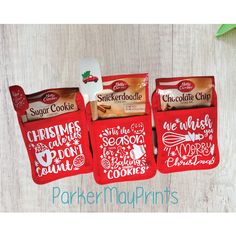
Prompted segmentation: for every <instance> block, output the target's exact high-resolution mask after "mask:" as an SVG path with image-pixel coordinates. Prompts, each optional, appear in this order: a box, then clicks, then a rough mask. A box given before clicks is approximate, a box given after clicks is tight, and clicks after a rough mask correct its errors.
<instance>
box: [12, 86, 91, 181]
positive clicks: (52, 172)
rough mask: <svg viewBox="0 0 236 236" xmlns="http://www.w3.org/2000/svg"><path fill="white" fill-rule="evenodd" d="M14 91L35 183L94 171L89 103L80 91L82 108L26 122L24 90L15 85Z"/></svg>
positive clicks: (80, 106) (79, 99) (13, 96)
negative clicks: (90, 145)
mask: <svg viewBox="0 0 236 236" xmlns="http://www.w3.org/2000/svg"><path fill="white" fill-rule="evenodd" d="M10 92H11V96H12V99H13V104H14V107H15V110H16V111H17V116H18V121H19V124H20V128H21V132H22V135H23V139H24V142H25V145H26V149H27V152H28V155H29V159H30V164H31V171H32V178H33V180H34V182H35V183H37V184H45V183H48V182H51V181H54V180H57V179H60V178H64V177H68V176H72V175H78V174H82V173H88V172H91V171H92V156H91V153H90V149H89V140H88V132H87V126H86V116H85V106H84V102H83V97H82V96H81V94H80V93H77V94H76V103H77V105H78V108H79V109H78V111H75V112H69V113H66V114H62V115H58V116H55V117H51V118H46V119H41V120H36V121H29V122H26V123H23V122H22V119H21V115H22V112H23V111H24V110H26V109H27V106H26V105H25V104H26V103H27V99H26V96H25V94H24V91H23V89H21V87H19V86H12V87H10Z"/></svg>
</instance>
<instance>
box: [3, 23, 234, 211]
mask: <svg viewBox="0 0 236 236" xmlns="http://www.w3.org/2000/svg"><path fill="white" fill-rule="evenodd" d="M217 27H218V26H217V25H1V26H0V77H1V80H0V83H1V87H0V93H1V99H0V105H1V110H0V130H1V136H0V148H1V149H0V170H1V172H0V178H1V179H0V211H53V212H56V211H63V212H72V211H74V212H79V211H88V212H94V211H95V212H96V211H101V212H103V211H112V212H115V211H127V212H129V211H130V212H131V211H134V212H140V211H146V212H147V211H159V212H168V211H171V212H179V211H181V212H182V211H187V212H191V211H193V212H195V211H201V212H206V211H210V212H223V211H236V175H235V173H236V154H235V152H234V148H235V147H236V126H235V122H234V121H235V119H236V116H235V110H236V103H235V102H234V95H235V92H234V91H235V88H236V78H235V76H236V32H235V31H232V32H230V33H229V34H228V35H226V36H224V37H223V38H221V39H219V40H217V39H216V38H215V37H214V34H215V32H216V30H217ZM86 56H92V57H95V58H97V59H98V60H99V62H100V63H101V67H102V73H103V74H104V75H109V74H121V73H137V72H149V74H150V94H151V93H152V91H153V90H154V79H155V78H156V77H166V76H168V77H170V76H183V75H185V76H187V75H215V76H216V88H217V92H218V100H219V118H218V120H219V144H220V153H221V163H220V165H219V167H218V168H216V169H214V170H210V171H191V172H183V173H175V174H169V175H163V174H160V173H158V172H157V174H156V176H155V177H154V178H152V179H150V180H147V181H137V182H128V183H117V184H114V185H113V186H117V187H118V188H119V189H120V190H121V191H135V188H136V187H137V186H143V187H144V189H145V190H146V191H163V190H164V189H165V187H169V188H170V189H172V190H175V191H177V192H178V198H179V204H177V205H171V204H169V205H166V204H163V205H162V204H157V205H153V204H151V203H150V202H149V203H148V204H138V205H137V206H136V207H135V208H133V207H132V206H131V205H127V204H126V205H125V204H124V205H116V204H107V205H104V204H97V205H96V204H95V205H84V204H73V205H71V206H68V205H63V204H55V205H53V204H52V199H51V197H52V187H53V186H60V188H61V189H65V190H68V191H76V188H77V187H80V188H82V189H83V190H84V191H101V190H102V189H103V187H101V186H99V185H97V184H96V183H95V182H94V180H93V176H92V174H86V175H80V176H75V177H70V178H65V179H61V180H58V181H55V182H53V183H49V184H47V185H44V186H37V185H35V184H34V183H33V182H32V180H31V173H30V166H29V161H28V157H27V153H26V150H25V147H24V144H23V140H22V137H21V133H20V129H19V126H18V123H17V120H16V114H15V112H14V111H13V107H12V104H11V100H10V96H9V93H8V86H9V85H13V84H19V85H22V86H23V87H24V89H25V91H26V92H27V93H31V92H35V91H39V90H42V89H45V88H51V87H63V86H66V87H68V86H78V82H77V80H78V74H79V68H78V62H79V59H80V58H82V57H86Z"/></svg>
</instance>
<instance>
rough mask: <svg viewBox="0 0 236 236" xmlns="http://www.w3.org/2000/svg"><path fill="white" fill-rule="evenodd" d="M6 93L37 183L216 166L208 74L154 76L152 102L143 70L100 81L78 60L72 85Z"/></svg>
mask: <svg viewBox="0 0 236 236" xmlns="http://www.w3.org/2000/svg"><path fill="white" fill-rule="evenodd" d="M9 89H10V94H11V97H12V102H13V106H14V109H15V111H16V112H17V118H18V122H19V125H20V129H21V132H22V136H23V139H24V142H25V146H26V149H27V152H28V156H29V160H30V165H31V172H32V178H33V180H34V182H35V183H37V184H45V183H48V182H51V181H54V180H57V179H60V178H64V177H69V176H73V175H79V174H85V173H89V172H93V175H94V179H95V181H96V182H97V183H98V184H109V183H114V182H123V181H135V180H144V179H149V178H152V177H153V176H155V174H156V170H158V171H160V172H161V173H171V172H177V171H187V170H200V169H211V168H214V167H216V166H217V165H218V163H219V150H218V143H217V96H216V91H215V82H214V77H213V76H205V77H204V76H201V77H194V76H192V77H182V78H162V79H156V90H155V91H154V93H153V95H152V104H150V102H149V94H148V91H149V89H148V74H147V73H143V74H127V75H114V76H101V72H100V68H99V64H98V63H97V61H96V60H92V59H84V60H81V63H80V78H79V87H78V88H55V89H47V90H43V91H40V92H37V93H34V94H25V92H24V90H23V89H22V88H21V87H20V86H17V85H14V86H11V87H10V88H9ZM152 115H153V117H154V122H155V127H156V135H157V150H158V153H157V157H156V159H155V157H154V144H153V139H152Z"/></svg>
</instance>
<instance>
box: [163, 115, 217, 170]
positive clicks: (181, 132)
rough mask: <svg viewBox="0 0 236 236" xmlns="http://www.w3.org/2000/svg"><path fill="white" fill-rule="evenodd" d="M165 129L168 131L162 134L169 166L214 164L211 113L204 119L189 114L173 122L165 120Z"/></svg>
mask: <svg viewBox="0 0 236 236" xmlns="http://www.w3.org/2000/svg"><path fill="white" fill-rule="evenodd" d="M163 129H164V130H165V131H166V132H164V133H163V135H162V143H163V145H164V151H166V152H167V156H168V158H167V160H166V166H167V167H168V168H171V167H174V166H190V165H193V166H196V165H199V164H201V165H213V164H214V162H215V157H214V149H215V145H214V144H213V143H212V139H213V135H214V130H213V122H212V120H211V118H210V116H209V114H206V115H205V116H204V118H203V119H199V118H197V119H193V117H192V116H188V117H187V119H186V120H184V121H182V120H180V119H179V118H177V119H175V121H173V122H165V123H164V124H163ZM209 157H210V158H209Z"/></svg>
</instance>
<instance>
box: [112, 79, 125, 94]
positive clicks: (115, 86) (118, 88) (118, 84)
mask: <svg viewBox="0 0 236 236" xmlns="http://www.w3.org/2000/svg"><path fill="white" fill-rule="evenodd" d="M111 87H112V90H113V91H114V92H122V91H125V90H126V89H127V88H128V87H129V86H128V84H127V83H126V82H125V81H122V80H121V81H115V82H113V83H112V85H111Z"/></svg>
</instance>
